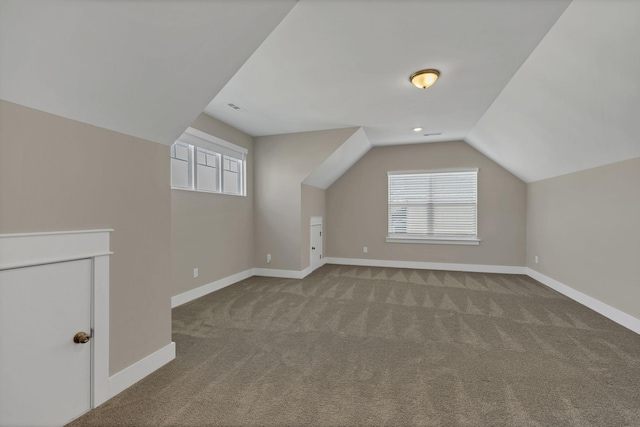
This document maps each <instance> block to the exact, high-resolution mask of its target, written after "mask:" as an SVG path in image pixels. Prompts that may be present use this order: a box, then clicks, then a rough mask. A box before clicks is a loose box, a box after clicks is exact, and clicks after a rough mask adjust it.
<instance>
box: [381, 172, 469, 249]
mask: <svg viewBox="0 0 640 427" xmlns="http://www.w3.org/2000/svg"><path fill="white" fill-rule="evenodd" d="M388 179H389V222H388V224H389V229H388V236H387V241H390V242H392V241H405V240H406V241H412V240H415V241H420V240H435V241H438V240H443V241H461V242H465V241H466V242H470V243H466V244H477V242H478V203H477V202H478V170H477V169H474V170H462V171H425V172H389V173H388ZM436 243H437V242H436Z"/></svg>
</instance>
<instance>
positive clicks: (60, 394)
mask: <svg viewBox="0 0 640 427" xmlns="http://www.w3.org/2000/svg"><path fill="white" fill-rule="evenodd" d="M91 278H92V263H91V261H90V260H88V259H87V260H79V261H69V262H61V263H57V264H46V265H39V266H34V267H26V268H15V269H10V270H3V271H0V426H2V427H5V426H12V427H17V426H61V425H64V424H66V423H67V422H69V421H71V420H72V419H74V418H76V417H78V416H79V415H81V414H83V413H84V412H86V411H88V410H89V409H90V408H91V347H92V345H91V341H89V342H88V343H84V344H82V343H75V342H74V336H75V335H76V333H78V332H86V333H87V334H90V333H91V292H92V283H91V280H92V279H91Z"/></svg>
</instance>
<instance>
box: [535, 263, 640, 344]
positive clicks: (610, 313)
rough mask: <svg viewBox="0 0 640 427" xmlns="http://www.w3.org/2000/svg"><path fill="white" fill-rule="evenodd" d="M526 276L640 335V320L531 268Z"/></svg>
mask: <svg viewBox="0 0 640 427" xmlns="http://www.w3.org/2000/svg"><path fill="white" fill-rule="evenodd" d="M527 275H528V276H529V277H531V278H533V279H535V280H537V281H538V282H540V283H542V284H543V285H545V286H548V287H550V288H551V289H553V290H555V291H558V292H560V293H561V294H562V295H564V296H567V297H569V298H571V299H572V300H574V301H576V302H579V303H580V304H582V305H584V306H586V307H589V308H590V309H591V310H593V311H595V312H597V313H600V314H602V315H603V316H604V317H606V318H608V319H611V320H613V321H614V322H616V323H618V324H619V325H622V326H624V327H625V328H627V329H630V330H632V331H633V332H635V333H637V334H640V319H637V318H635V317H633V316H631V315H630V314H627V313H625V312H624V311H620V310H618V309H617V308H614V307H611V306H610V305H608V304H605V303H603V302H602V301H599V300H597V299H595V298H593V297H590V296H589V295H586V294H583V293H582V292H580V291H577V290H575V289H573V288H572V287H570V286H567V285H565V284H564V283H561V282H558V281H557V280H555V279H552V278H551V277H548V276H545V275H544V274H542V273H540V272H538V271H536V270H534V269H532V268H529V267H527Z"/></svg>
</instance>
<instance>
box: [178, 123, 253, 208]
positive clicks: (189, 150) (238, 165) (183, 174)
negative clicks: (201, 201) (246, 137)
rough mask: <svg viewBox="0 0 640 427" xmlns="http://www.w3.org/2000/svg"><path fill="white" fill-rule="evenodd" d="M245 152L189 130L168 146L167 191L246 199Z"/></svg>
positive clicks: (245, 150)
mask: <svg viewBox="0 0 640 427" xmlns="http://www.w3.org/2000/svg"><path fill="white" fill-rule="evenodd" d="M247 152H248V150H247V149H246V148H244V147H240V146H238V145H235V144H232V143H230V142H227V141H223V140H221V139H219V138H216V137H214V136H212V135H209V134H206V133H204V132H201V131H199V130H197V129H193V128H189V129H187V131H186V132H185V133H184V134H182V136H181V137H180V138H179V139H178V140H177V141H176V142H175V143H174V144H173V145H172V146H171V188H174V189H182V190H193V191H203V192H207V193H223V194H232V195H237V196H246V194H247V187H246V168H245V165H246V155H247Z"/></svg>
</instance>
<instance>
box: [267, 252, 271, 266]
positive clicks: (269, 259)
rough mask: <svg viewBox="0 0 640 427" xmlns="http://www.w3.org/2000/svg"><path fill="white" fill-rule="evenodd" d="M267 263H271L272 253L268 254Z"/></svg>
mask: <svg viewBox="0 0 640 427" xmlns="http://www.w3.org/2000/svg"><path fill="white" fill-rule="evenodd" d="M267 264H271V254H267Z"/></svg>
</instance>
